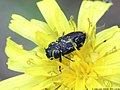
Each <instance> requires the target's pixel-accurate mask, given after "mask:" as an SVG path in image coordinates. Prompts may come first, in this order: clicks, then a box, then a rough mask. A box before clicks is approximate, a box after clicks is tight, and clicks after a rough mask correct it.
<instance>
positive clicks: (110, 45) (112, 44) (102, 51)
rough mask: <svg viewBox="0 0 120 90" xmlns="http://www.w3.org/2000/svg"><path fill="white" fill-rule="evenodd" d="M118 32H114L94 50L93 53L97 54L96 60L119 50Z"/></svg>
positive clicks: (119, 34) (119, 38)
mask: <svg viewBox="0 0 120 90" xmlns="http://www.w3.org/2000/svg"><path fill="white" fill-rule="evenodd" d="M103 37H104V36H103ZM119 40H120V31H119V32H118V31H117V32H115V33H113V34H112V35H111V37H109V38H107V40H105V41H103V42H102V43H101V44H100V45H98V46H97V47H96V48H95V52H97V53H98V54H99V55H98V58H101V57H103V56H105V55H108V54H110V53H112V52H115V51H117V50H118V49H120V43H119Z"/></svg>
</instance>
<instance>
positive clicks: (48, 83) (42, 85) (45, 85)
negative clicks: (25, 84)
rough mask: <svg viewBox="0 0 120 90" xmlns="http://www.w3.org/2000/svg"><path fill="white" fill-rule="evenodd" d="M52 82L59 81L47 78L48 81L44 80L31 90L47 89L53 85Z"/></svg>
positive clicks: (54, 78)
mask: <svg viewBox="0 0 120 90" xmlns="http://www.w3.org/2000/svg"><path fill="white" fill-rule="evenodd" d="M54 81H59V79H58V78H56V77H53V78H52V77H51V78H49V77H48V79H46V80H44V81H43V82H42V83H40V84H39V85H37V86H36V87H33V90H42V89H45V88H49V87H50V86H52V85H53V84H54Z"/></svg>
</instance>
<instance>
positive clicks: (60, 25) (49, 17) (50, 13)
mask: <svg viewBox="0 0 120 90" xmlns="http://www.w3.org/2000/svg"><path fill="white" fill-rule="evenodd" d="M37 5H38V8H39V9H40V11H41V13H42V15H43V17H44V18H45V20H46V22H47V23H48V25H49V26H50V28H51V29H52V30H53V31H54V32H56V33H57V34H58V37H60V36H62V35H63V33H68V32H71V30H70V27H69V22H68V20H67V18H66V17H65V15H64V13H63V12H62V10H61V9H60V7H59V6H58V4H57V3H56V1H55V0H43V1H40V2H38V3H37Z"/></svg>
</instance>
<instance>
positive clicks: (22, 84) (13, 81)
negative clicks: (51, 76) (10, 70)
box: [0, 74, 46, 90]
mask: <svg viewBox="0 0 120 90" xmlns="http://www.w3.org/2000/svg"><path fill="white" fill-rule="evenodd" d="M45 79H46V77H40V78H38V77H34V78H33V77H31V76H30V75H25V74H23V75H19V76H15V77H13V78H10V79H6V80H3V81H1V82H0V90H34V89H32V88H33V87H35V86H37V85H38V84H39V83H40V82H43V81H44V80H45Z"/></svg>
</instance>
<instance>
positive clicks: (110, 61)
mask: <svg viewBox="0 0 120 90" xmlns="http://www.w3.org/2000/svg"><path fill="white" fill-rule="evenodd" d="M93 69H94V70H95V72H96V73H98V74H100V75H101V76H109V75H115V74H120V50H119V51H116V52H114V53H111V54H109V55H107V56H104V57H102V58H101V59H98V60H97V61H96V63H95V64H94V66H93Z"/></svg>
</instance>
